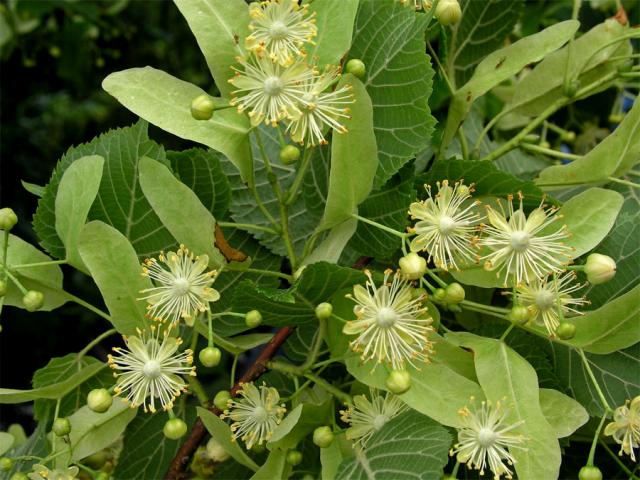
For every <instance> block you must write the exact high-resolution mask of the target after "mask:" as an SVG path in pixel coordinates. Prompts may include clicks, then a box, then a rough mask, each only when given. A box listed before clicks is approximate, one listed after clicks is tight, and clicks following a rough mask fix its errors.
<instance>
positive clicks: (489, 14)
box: [446, 0, 523, 85]
mask: <svg viewBox="0 0 640 480" xmlns="http://www.w3.org/2000/svg"><path fill="white" fill-rule="evenodd" d="M522 3H523V2H522V1H520V0H516V1H513V0H486V1H484V2H476V1H473V0H463V1H461V2H460V4H461V5H460V6H461V7H462V17H461V19H460V21H459V22H458V23H456V24H454V25H451V40H450V42H449V45H450V47H449V51H448V52H447V57H446V68H447V72H449V78H450V80H451V81H452V82H454V84H455V85H462V84H464V83H465V82H467V81H468V80H469V78H471V75H472V73H473V69H474V68H475V66H476V65H477V64H478V63H479V62H480V60H482V59H483V58H484V57H485V56H487V55H488V54H490V53H491V52H493V51H494V50H497V49H498V48H500V47H501V46H502V45H504V40H505V39H506V38H507V36H508V35H509V34H510V33H511V31H512V30H513V27H514V26H515V24H516V22H517V21H518V19H519V18H520V13H521V12H522Z"/></svg>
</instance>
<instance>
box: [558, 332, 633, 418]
mask: <svg viewBox="0 0 640 480" xmlns="http://www.w3.org/2000/svg"><path fill="white" fill-rule="evenodd" d="M548 346H549V349H550V352H551V355H552V358H553V362H554V369H555V372H556V375H557V376H558V379H559V380H560V382H561V384H562V386H563V387H564V388H565V389H567V392H568V393H570V394H571V396H572V397H573V398H575V399H576V400H577V401H578V402H580V403H581V404H582V405H583V406H584V407H585V408H586V409H587V411H588V412H589V413H590V414H591V415H592V416H602V414H603V413H604V409H603V408H602V405H601V403H600V397H599V396H598V394H597V393H596V390H595V388H594V387H593V383H592V382H591V380H590V378H589V375H588V373H587V371H586V369H585V367H584V364H583V363H582V360H581V358H580V355H578V353H577V352H576V351H575V350H573V349H571V348H568V347H565V346H564V345H560V344H558V343H556V342H548ZM585 355H586V357H587V362H588V363H589V366H590V368H591V370H592V371H593V374H594V376H595V379H596V381H597V382H598V385H600V388H601V389H602V392H603V394H604V396H605V398H606V399H607V401H608V402H609V405H610V406H612V407H615V406H619V405H622V404H623V403H624V402H625V400H627V399H629V398H634V397H635V396H637V395H640V378H638V370H639V369H640V361H639V360H638V359H639V358H640V343H636V344H635V345H633V346H631V347H629V348H626V349H624V350H619V351H617V352H615V353H611V354H609V355H594V354H589V353H587V354H585Z"/></svg>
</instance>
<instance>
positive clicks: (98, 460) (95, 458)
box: [82, 449, 109, 470]
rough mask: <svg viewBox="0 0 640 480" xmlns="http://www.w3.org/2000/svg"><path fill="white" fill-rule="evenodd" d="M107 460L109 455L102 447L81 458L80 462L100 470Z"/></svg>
mask: <svg viewBox="0 0 640 480" xmlns="http://www.w3.org/2000/svg"><path fill="white" fill-rule="evenodd" d="M107 460H109V455H108V454H107V451H106V450H104V449H103V450H98V451H97V452H96V453H93V454H91V455H89V456H88V457H85V458H83V459H82V463H83V465H86V466H88V467H90V468H93V469H94V470H100V469H101V468H102V467H104V465H105V463H107Z"/></svg>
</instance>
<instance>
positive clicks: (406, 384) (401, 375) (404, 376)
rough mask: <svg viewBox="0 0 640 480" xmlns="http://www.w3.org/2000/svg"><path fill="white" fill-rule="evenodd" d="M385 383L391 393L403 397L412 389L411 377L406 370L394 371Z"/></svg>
mask: <svg viewBox="0 0 640 480" xmlns="http://www.w3.org/2000/svg"><path fill="white" fill-rule="evenodd" d="M384 383H385V385H386V386H387V388H388V389H389V391H390V392H391V393H395V394H396V395H401V394H403V393H405V392H406V391H408V390H409V389H410V388H411V375H410V374H409V372H408V371H406V370H393V371H392V372H391V373H390V374H389V376H388V377H387V379H386V380H385V382H384Z"/></svg>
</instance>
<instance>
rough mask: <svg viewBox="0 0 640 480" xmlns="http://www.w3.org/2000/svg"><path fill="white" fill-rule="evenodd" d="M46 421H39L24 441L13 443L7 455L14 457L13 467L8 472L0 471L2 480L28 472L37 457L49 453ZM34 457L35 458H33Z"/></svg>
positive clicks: (36, 461)
mask: <svg viewBox="0 0 640 480" xmlns="http://www.w3.org/2000/svg"><path fill="white" fill-rule="evenodd" d="M46 433H47V423H46V422H39V423H38V425H37V426H36V429H35V430H34V432H33V433H32V434H31V436H30V437H29V439H28V440H27V441H26V442H23V443H20V444H15V445H14V447H13V449H12V450H10V451H9V452H8V454H7V456H9V457H11V458H14V459H15V460H14V462H13V468H12V469H11V470H9V471H8V472H0V478H2V480H9V479H10V478H11V477H12V476H13V474H15V473H18V472H28V471H30V470H31V466H32V465H34V464H35V463H38V460H37V458H45V457H46V456H47V455H48V454H49V445H48V442H47V435H46ZM34 457H35V458H34Z"/></svg>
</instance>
